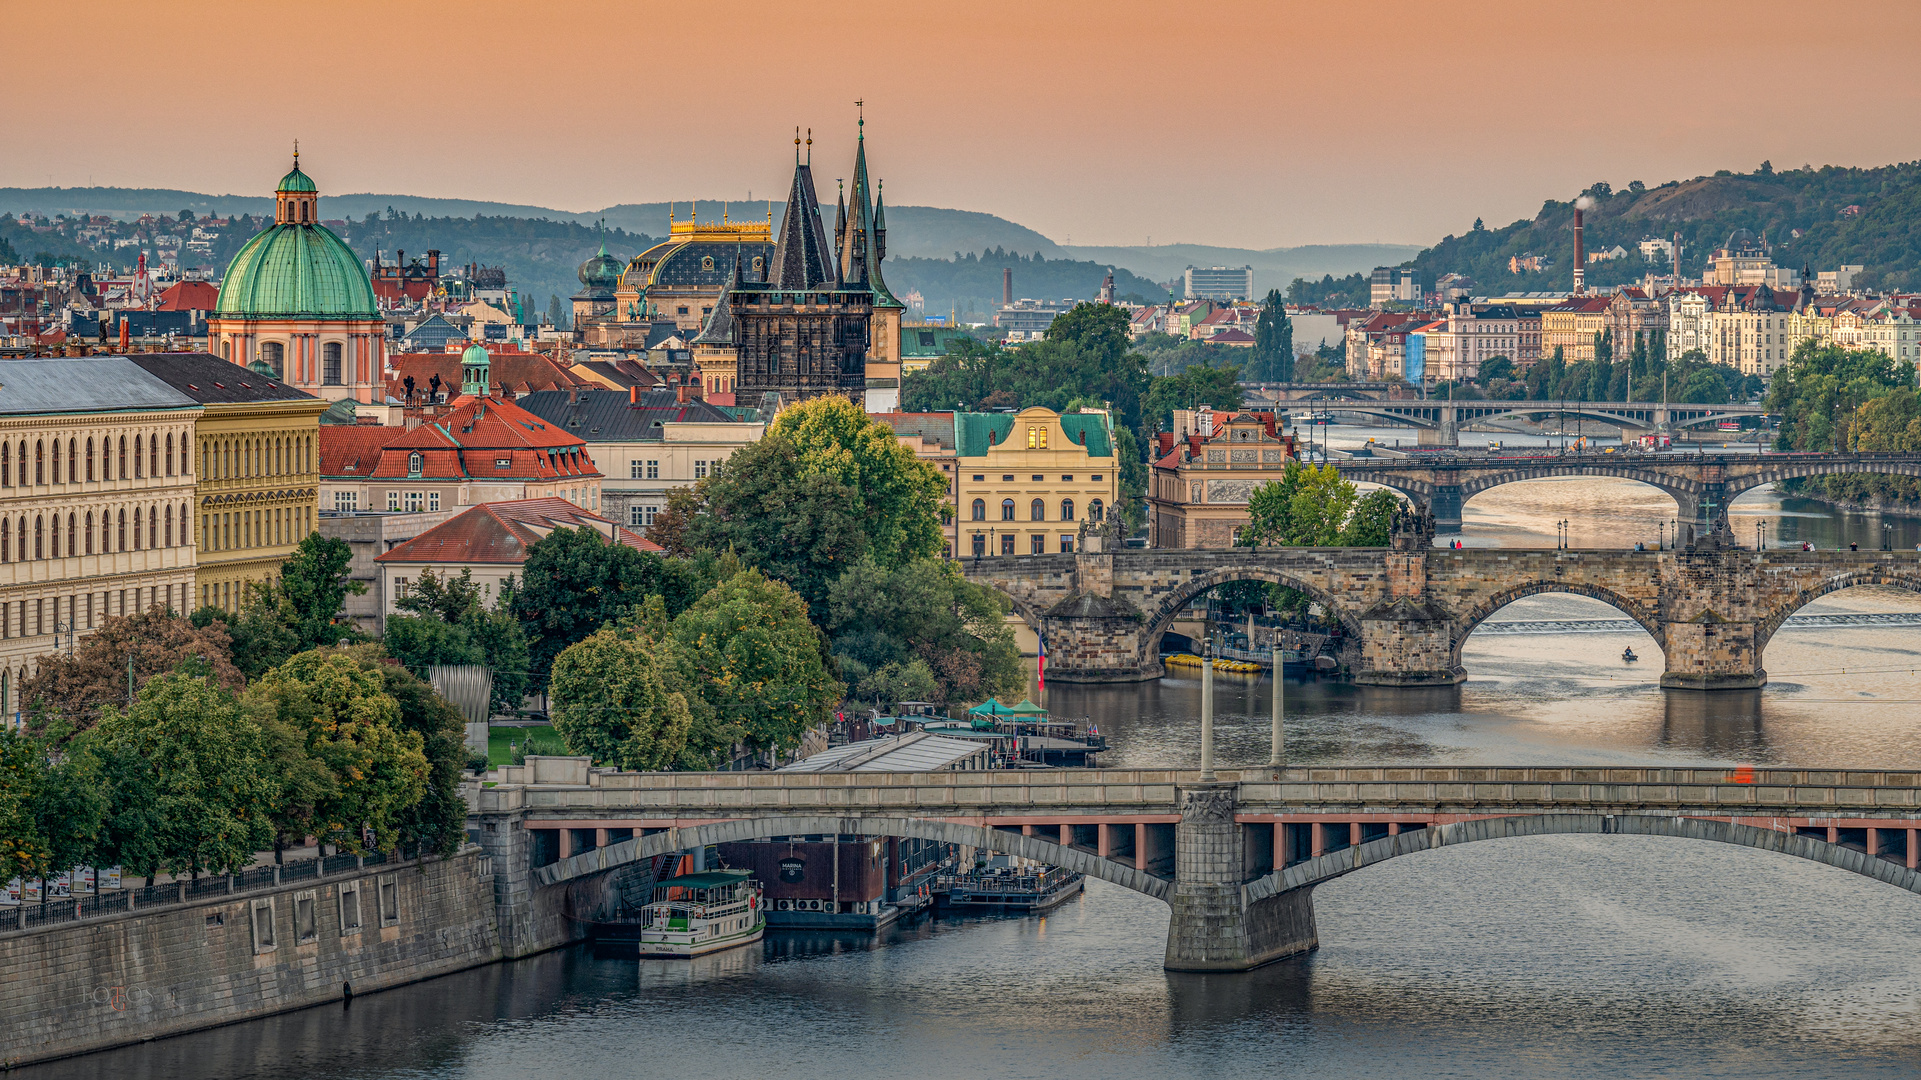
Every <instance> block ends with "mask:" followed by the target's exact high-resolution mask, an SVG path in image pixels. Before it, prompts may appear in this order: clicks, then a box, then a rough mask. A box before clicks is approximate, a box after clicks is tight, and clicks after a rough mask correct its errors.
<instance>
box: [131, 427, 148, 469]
mask: <svg viewBox="0 0 1921 1080" xmlns="http://www.w3.org/2000/svg"><path fill="white" fill-rule="evenodd" d="M133 475H135V476H136V477H139V476H145V475H147V474H146V463H145V462H143V461H141V460H140V436H138V435H135V436H134V437H133Z"/></svg>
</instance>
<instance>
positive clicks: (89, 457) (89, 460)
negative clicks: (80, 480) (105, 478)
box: [87, 435, 93, 481]
mask: <svg viewBox="0 0 1921 1080" xmlns="http://www.w3.org/2000/svg"><path fill="white" fill-rule="evenodd" d="M87 479H88V480H89V481H91V480H92V479H93V436H91V435H89V436H87Z"/></svg>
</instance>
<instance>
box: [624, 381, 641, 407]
mask: <svg viewBox="0 0 1921 1080" xmlns="http://www.w3.org/2000/svg"><path fill="white" fill-rule="evenodd" d="M627 404H629V405H638V404H640V384H639V383H635V384H634V385H632V386H630V387H628V388H627Z"/></svg>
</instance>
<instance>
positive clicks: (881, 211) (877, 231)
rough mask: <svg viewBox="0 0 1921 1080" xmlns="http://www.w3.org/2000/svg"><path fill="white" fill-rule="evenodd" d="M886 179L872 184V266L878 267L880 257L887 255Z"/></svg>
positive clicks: (883, 257)
mask: <svg viewBox="0 0 1921 1080" xmlns="http://www.w3.org/2000/svg"><path fill="white" fill-rule="evenodd" d="M886 187H887V181H885V180H878V181H875V184H874V266H875V268H876V269H879V267H880V262H881V260H882V259H885V258H886V257H887V193H886V191H885V189H886Z"/></svg>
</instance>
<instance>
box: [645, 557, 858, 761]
mask: <svg viewBox="0 0 1921 1080" xmlns="http://www.w3.org/2000/svg"><path fill="white" fill-rule="evenodd" d="M671 633H672V637H673V640H674V642H675V644H676V645H677V646H678V647H679V648H680V649H681V650H682V651H683V653H684V655H686V656H687V657H689V658H690V660H691V662H692V667H693V672H692V680H693V684H694V685H697V686H699V687H701V691H702V694H703V696H704V697H705V698H706V699H707V701H708V703H709V704H711V705H712V706H713V707H714V708H715V709H716V710H717V711H718V713H719V715H720V717H721V718H722V720H723V722H725V723H729V724H735V725H738V726H739V729H740V738H741V741H742V742H744V743H746V744H747V745H748V746H749V747H751V748H753V749H756V750H767V749H782V750H784V749H789V748H792V747H794V746H797V745H799V743H800V737H801V734H802V733H803V732H805V731H807V730H808V729H809V728H812V727H815V726H816V725H818V724H820V723H821V722H822V721H824V720H825V719H826V715H827V710H828V708H829V707H831V706H832V705H833V703H835V702H837V701H839V700H840V699H841V697H842V695H843V693H844V690H845V688H844V687H843V686H842V685H841V684H840V682H839V681H838V680H836V679H834V678H833V677H832V676H831V675H829V674H828V666H827V665H828V659H827V649H826V642H825V640H824V639H823V638H822V636H821V633H820V631H818V630H816V629H815V628H814V626H813V624H812V623H810V622H808V621H807V605H806V602H805V601H803V600H802V599H801V597H800V595H799V594H798V593H796V592H794V590H793V589H791V588H789V587H788V586H787V585H785V584H784V583H782V582H779V581H775V580H771V579H769V578H767V577H766V576H764V575H763V574H762V573H761V572H760V571H758V570H753V569H748V570H742V571H741V572H740V573H738V574H735V575H734V576H733V577H730V578H728V579H727V580H725V581H722V582H721V583H720V584H718V585H715V586H714V587H713V589H711V590H709V591H708V593H707V595H705V596H703V597H701V598H700V600H699V601H697V602H696V603H695V604H694V606H692V607H690V608H688V609H687V610H686V611H684V612H681V614H680V615H679V616H678V617H677V618H675V619H674V621H673V629H672V632H671Z"/></svg>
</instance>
